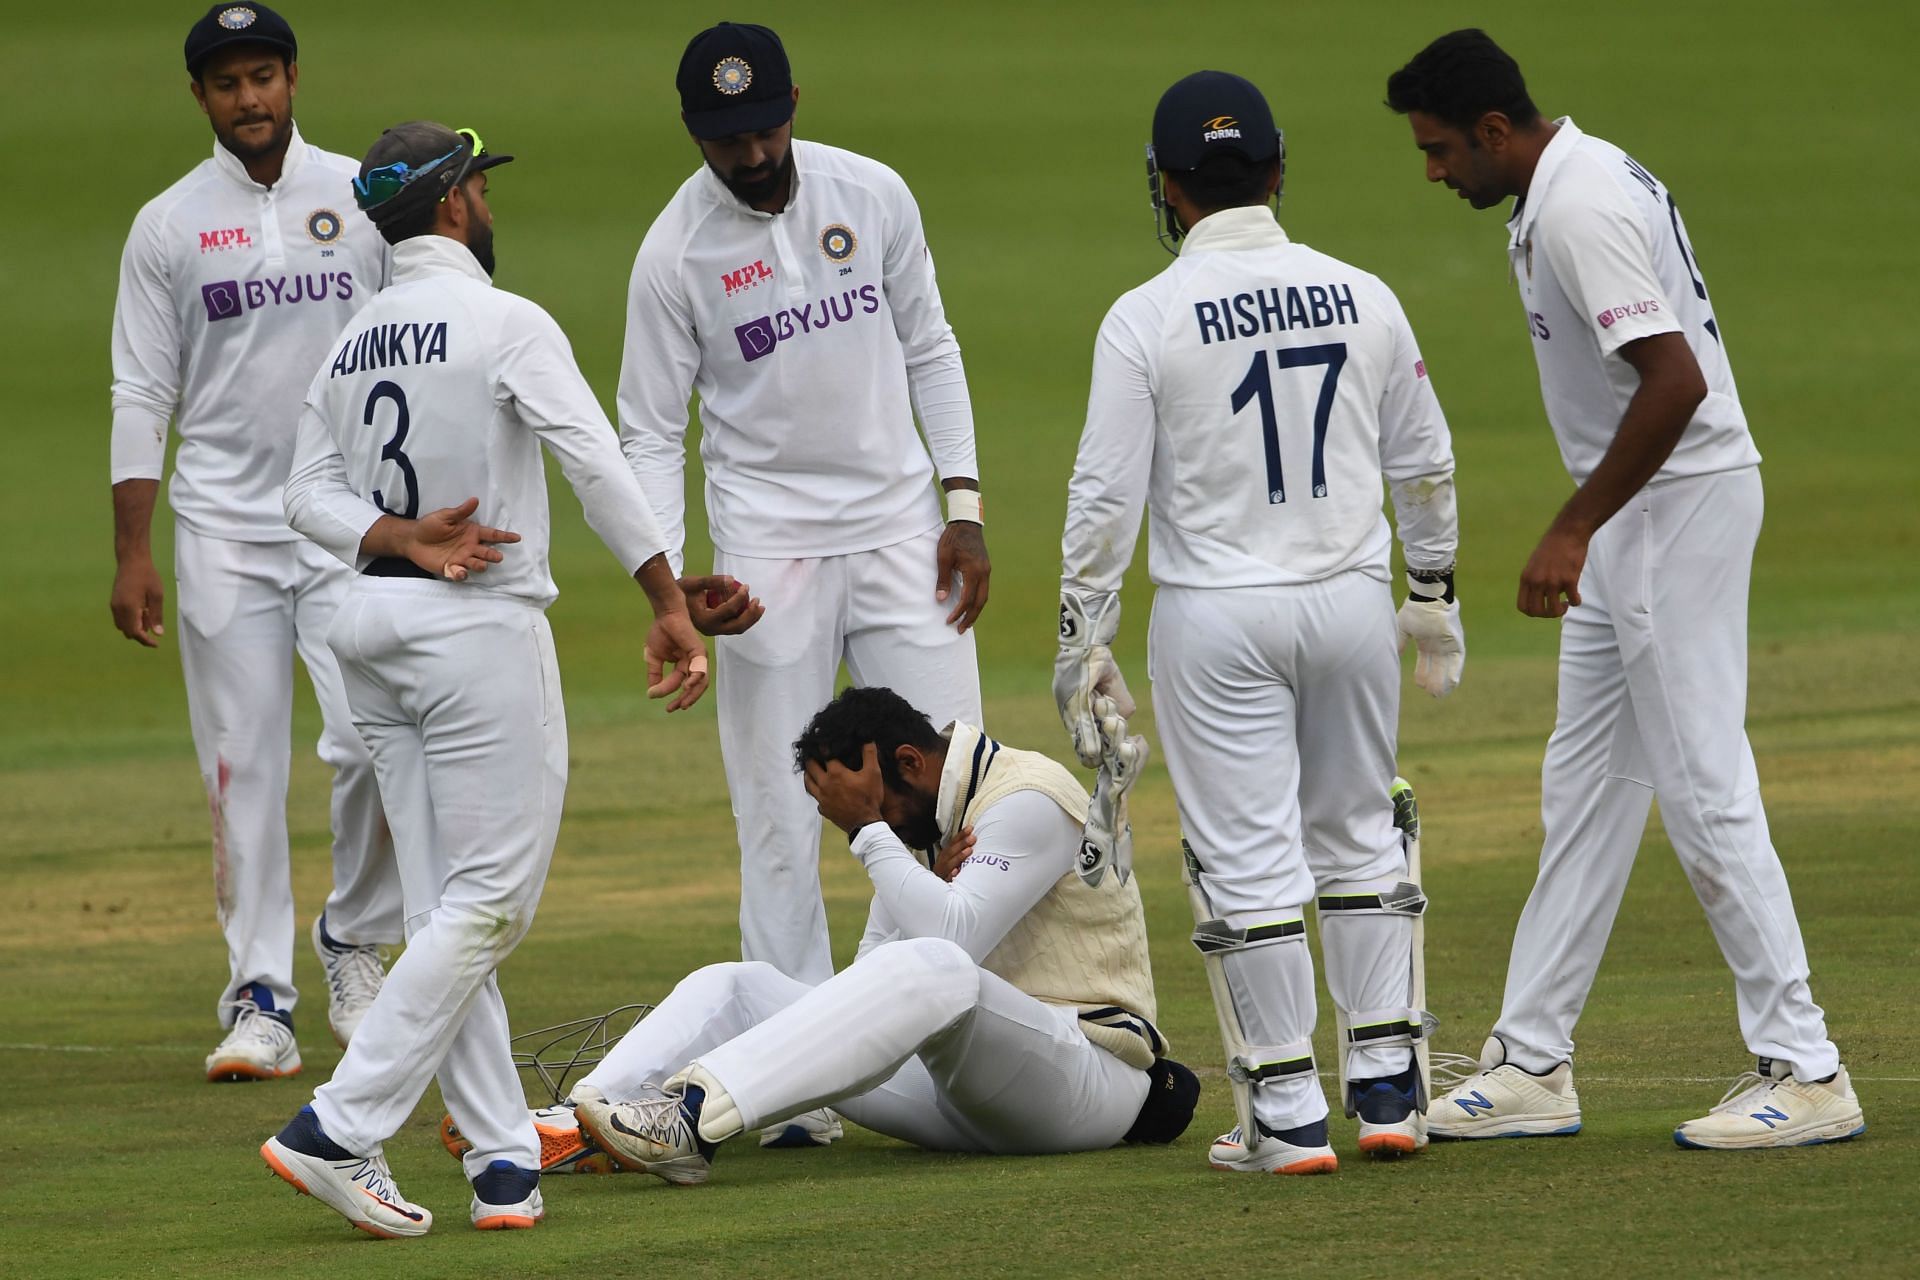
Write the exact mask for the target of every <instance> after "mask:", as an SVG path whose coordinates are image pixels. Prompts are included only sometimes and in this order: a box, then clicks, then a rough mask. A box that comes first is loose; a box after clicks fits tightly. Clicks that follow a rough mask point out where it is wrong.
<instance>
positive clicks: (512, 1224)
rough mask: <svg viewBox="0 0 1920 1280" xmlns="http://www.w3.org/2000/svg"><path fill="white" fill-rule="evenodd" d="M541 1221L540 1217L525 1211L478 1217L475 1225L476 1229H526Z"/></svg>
mask: <svg viewBox="0 0 1920 1280" xmlns="http://www.w3.org/2000/svg"><path fill="white" fill-rule="evenodd" d="M539 1221H540V1219H539V1218H535V1217H532V1216H530V1215H528V1214H524V1213H499V1214H495V1215H494V1216H492V1217H490V1218H480V1219H477V1220H476V1221H475V1222H474V1224H473V1226H474V1229H475V1230H476V1231H524V1230H526V1229H527V1228H528V1227H531V1226H533V1225H534V1224H535V1223H537V1222H539Z"/></svg>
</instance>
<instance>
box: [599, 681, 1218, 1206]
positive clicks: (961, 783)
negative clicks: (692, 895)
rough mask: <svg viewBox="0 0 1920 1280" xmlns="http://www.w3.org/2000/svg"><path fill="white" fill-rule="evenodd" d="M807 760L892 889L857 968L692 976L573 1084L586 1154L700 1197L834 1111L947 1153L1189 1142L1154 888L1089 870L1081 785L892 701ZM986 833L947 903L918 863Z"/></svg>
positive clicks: (870, 867) (886, 694) (878, 885)
mask: <svg viewBox="0 0 1920 1280" xmlns="http://www.w3.org/2000/svg"><path fill="white" fill-rule="evenodd" d="M794 754H795V757H796V760H797V762H798V764H799V766H800V768H801V770H802V772H804V773H805V775H806V783H807V790H808V792H809V793H810V794H811V795H812V796H813V798H814V800H815V802H816V803H817V804H818V805H819V807H820V813H821V816H823V817H824V818H826V819H827V820H828V821H830V822H832V823H834V824H835V825H836V826H838V827H840V828H841V829H842V830H844V831H846V832H847V834H848V836H849V837H851V840H852V851H853V856H854V857H855V858H857V859H859V860H860V863H861V865H862V866H864V867H865V868H866V870H867V874H868V876H870V877H871V878H872V880H873V887H874V903H873V908H872V912H871V915H870V917H869V920H868V926H867V932H866V936H865V937H864V939H863V940H862V942H861V945H860V954H859V957H858V958H857V959H856V960H855V961H854V962H853V964H852V965H850V966H849V967H847V968H846V969H844V970H842V971H841V972H840V973H838V974H836V975H835V976H834V977H832V978H830V979H828V980H827V981H826V982H825V983H823V984H821V985H820V986H817V987H813V986H808V985H807V984H805V983H803V982H800V981H798V980H796V979H794V978H790V977H788V976H786V975H785V974H783V973H781V972H780V971H779V970H778V969H775V968H774V967H773V966H772V965H770V964H765V963H762V962H758V961H750V962H746V963H739V964H716V965H709V966H707V967H706V968H704V969H700V970H698V971H696V972H695V973H693V974H691V975H689V976H688V977H687V978H686V979H684V980H683V981H682V982H681V983H680V984H679V985H678V986H677V987H675V988H674V990H673V992H672V994H670V995H669V996H667V998H666V999H665V1000H664V1001H662V1002H661V1003H660V1006H659V1007H658V1008H657V1009H655V1010H654V1011H653V1012H652V1013H651V1014H649V1015H648V1016H647V1017H646V1018H645V1019H644V1020H642V1021H641V1022H640V1023H639V1025H637V1026H636V1027H634V1029H633V1030H632V1031H630V1032H629V1033H628V1034H627V1035H626V1037H625V1038H623V1039H622V1040H621V1041H620V1043H619V1044H618V1045H617V1046H615V1047H614V1049H613V1051H612V1052H611V1053H609V1054H608V1055H607V1058H606V1060H605V1061H604V1062H602V1063H601V1064H600V1065H599V1066H598V1067H597V1068H595V1069H594V1071H593V1072H592V1073H591V1074H590V1075H588V1076H587V1077H586V1078H585V1079H583V1080H582V1081H581V1082H580V1083H579V1084H578V1085H577V1086H575V1088H574V1090H573V1096H572V1103H573V1106H574V1111H575V1115H576V1116H577V1118H578V1121H579V1127H580V1130H581V1134H580V1138H581V1141H582V1142H583V1143H585V1142H592V1143H595V1144H598V1145H599V1146H600V1147H603V1148H604V1149H605V1150H606V1151H607V1152H608V1153H609V1154H611V1156H612V1157H613V1160H614V1161H615V1162H616V1163H618V1164H619V1165H620V1166H621V1167H623V1168H626V1169H629V1170H632V1171H635V1172H646V1173H652V1174H655V1175H657V1176H659V1177H661V1178H664V1179H666V1180H667V1181H668V1182H674V1183H682V1184H687V1183H697V1182H704V1181H705V1180H706V1178H707V1175H708V1172H709V1169H710V1166H711V1162H712V1159H713V1155H714V1151H715V1148H716V1147H717V1145H718V1144H719V1143H721V1142H724V1141H725V1140H726V1139H728V1138H731V1137H734V1136H735V1135H737V1134H740V1133H743V1132H749V1131H752V1130H754V1129H757V1128H760V1127H762V1126H765V1125H768V1124H772V1123H776V1122H778V1121H780V1120H782V1119H783V1118H785V1117H787V1116H791V1115H794V1114H797V1113H800V1112H804V1111H807V1110H810V1109H812V1108H816V1107H822V1106H829V1105H831V1106H833V1107H834V1108H835V1109H837V1110H838V1111H839V1112H840V1113H841V1114H842V1115H844V1116H845V1117H846V1118H847V1119H849V1120H852V1121H854V1122H855V1123H857V1124H861V1125H865V1126H866V1127H867V1128H870V1129H874V1130H877V1131H878V1132H881V1133H884V1134H888V1135H890V1136H892V1137H896V1138H900V1139H903V1140H905V1141H907V1142H912V1143H914V1144H916V1145H918V1146H922V1147H928V1148H931V1149H935V1150H943V1151H989V1152H995V1153H1002V1154H1012V1153H1041V1152H1066V1151H1090V1150H1098V1149H1101V1148H1105V1147H1110V1146H1113V1145H1114V1144H1115V1143H1118V1142H1121V1141H1123V1140H1124V1141H1131V1142H1171V1141H1172V1140H1173V1139H1174V1138H1177V1137H1178V1136H1179V1135H1180V1134H1181V1133H1182V1132H1184V1131H1185V1129H1186V1127H1187V1123H1188V1121H1189V1120H1190V1119H1191V1118H1192V1115H1193V1107H1194V1103H1195V1101H1196V1099H1197V1098H1198V1095H1199V1082H1198V1081H1196V1080H1195V1079H1194V1076H1193V1073H1192V1072H1190V1071H1188V1070H1187V1069H1186V1068H1185V1067H1183V1066H1181V1065H1180V1064H1179V1063H1177V1062H1171V1061H1168V1060H1167V1059H1166V1058H1165V1057H1164V1056H1162V1055H1164V1054H1165V1052H1166V1049H1167V1044H1166V1041H1165V1040H1164V1039H1163V1038H1162V1037H1161V1035H1160V1033H1159V1031H1157V1030H1156V1029H1155V1027H1154V1025H1153V1018H1154V1016H1155V1008H1154V1004H1155V1002H1154V996H1153V977H1152V971H1151V969H1150V967H1149V965H1148V960H1147V932H1146V922H1145V918H1144V916H1143V915H1142V912H1141V909H1140V894H1139V890H1138V887H1137V885H1136V884H1135V883H1134V882H1132V881H1128V882H1127V883H1125V884H1122V883H1120V881H1119V879H1118V878H1117V877H1109V878H1107V879H1106V881H1105V882H1103V883H1102V884H1101V885H1100V886H1099V887H1098V888H1089V887H1088V886H1087V885H1085V884H1084V883H1082V882H1081V879H1080V877H1079V876H1078V875H1077V874H1075V871H1074V857H1075V854H1076V853H1077V851H1078V850H1079V847H1080V836H1081V829H1082V826H1083V825H1084V824H1085V822H1086V818H1087V794H1086V792H1085V790H1084V789H1082V788H1081V786H1080V784H1079V783H1078V782H1077V781H1076V780H1075V779H1074V777H1073V775H1072V774H1070V773H1069V772H1068V771H1067V770H1066V769H1065V768H1063V767H1062V766H1060V765H1058V764H1056V763H1054V762H1053V761H1052V760H1049V759H1047V758H1046V757H1045V756H1042V755H1039V754H1036V753H1034V752H1028V751H1016V750H1014V749H1012V748H1010V747H1006V746H1003V745H1001V744H1000V743H998V742H995V741H994V740H993V739H991V738H989V737H987V736H986V735H985V734H983V733H982V732H981V731H980V730H978V729H976V728H974V727H973V726H971V725H968V724H964V723H955V724H953V725H952V726H950V727H949V728H948V729H947V730H946V731H945V732H944V733H943V732H940V731H937V730H935V728H934V727H933V724H932V723H931V722H930V721H929V720H928V719H927V718H926V716H924V715H922V714H921V713H920V712H919V711H917V710H915V709H914V708H913V707H912V706H911V705H909V704H908V703H907V701H906V700H905V699H903V698H901V697H900V696H899V695H898V694H896V693H894V692H893V691H892V690H890V689H882V688H868V689H848V690H846V691H845V692H844V693H842V694H841V695H840V696H839V697H837V698H835V699H834V700H833V701H832V702H831V703H829V704H828V705H827V707H826V708H825V709H824V710H822V711H820V712H819V713H818V714H817V715H815V716H814V717H813V720H812V722H811V723H810V724H809V725H807V727H806V730H805V732H804V733H803V734H802V735H801V737H800V740H799V741H798V742H797V743H796V744H795V745H794ZM969 827H970V828H972V832H973V836H974V844H973V848H972V851H971V856H969V857H967V858H966V859H965V860H964V862H962V863H961V865H960V866H959V868H958V870H957V872H955V873H954V875H953V877H952V880H951V882H950V883H949V882H947V881H944V880H943V879H942V878H941V877H940V876H939V875H937V874H936V873H935V872H934V871H933V870H931V869H930V868H929V864H928V862H927V861H923V860H922V859H921V858H918V857H916V856H915V855H914V854H913V852H911V851H910V847H911V848H917V849H923V850H929V851H931V850H934V849H936V848H937V847H939V846H941V845H942V843H943V841H947V840H950V839H951V837H952V836H954V835H955V834H957V833H959V832H960V831H962V830H963V829H964V828H969ZM929 856H931V855H930V854H929Z"/></svg>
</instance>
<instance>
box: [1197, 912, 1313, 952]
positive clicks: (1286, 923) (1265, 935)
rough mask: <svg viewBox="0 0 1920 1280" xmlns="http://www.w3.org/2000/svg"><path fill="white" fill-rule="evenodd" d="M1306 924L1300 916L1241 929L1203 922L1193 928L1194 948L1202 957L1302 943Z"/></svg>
mask: <svg viewBox="0 0 1920 1280" xmlns="http://www.w3.org/2000/svg"><path fill="white" fill-rule="evenodd" d="M1306 937H1307V922H1306V921H1305V920H1304V919H1303V918H1302V917H1300V916H1292V917H1283V918H1281V919H1278V920H1270V921H1267V922H1265V923H1262V924H1250V925H1246V926H1244V927H1242V926H1238V925H1231V924H1228V923H1227V922H1226V921H1225V920H1202V921H1201V922H1200V923H1199V924H1197V925H1195V926H1194V927H1193V945H1194V949H1195V950H1197V951H1198V952H1199V953H1200V954H1201V955H1203V956H1211V955H1220V954H1222V953H1224V952H1228V951H1246V950H1249V949H1250V948H1253V947H1266V946H1271V945H1273V944H1274V943H1276V942H1304V941H1305V940H1306Z"/></svg>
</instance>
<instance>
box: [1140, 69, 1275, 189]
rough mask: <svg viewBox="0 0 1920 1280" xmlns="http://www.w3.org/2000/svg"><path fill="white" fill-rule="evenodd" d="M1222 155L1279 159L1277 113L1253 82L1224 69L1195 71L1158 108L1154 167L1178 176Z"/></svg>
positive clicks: (1255, 160) (1155, 126)
mask: <svg viewBox="0 0 1920 1280" xmlns="http://www.w3.org/2000/svg"><path fill="white" fill-rule="evenodd" d="M1222 152H1233V153H1235V154H1237V155H1239V156H1240V157H1241V158H1242V159H1243V160H1249V161H1251V162H1253V163H1255V164H1259V163H1260V162H1261V161H1264V160H1271V159H1273V158H1274V157H1275V156H1277V155H1279V154H1280V135H1279V133H1278V131H1276V130H1275V129H1274V127H1273V112H1272V111H1271V110H1270V109H1269V108H1268V107H1267V99H1266V97H1265V96H1264V95H1263V94H1262V93H1261V92H1260V90H1258V89H1256V88H1255V87H1254V86H1253V83H1252V82H1251V81H1248V80H1243V79H1241V78H1240V77H1239V76H1236V75H1231V74H1229V73H1227V72H1225V71H1196V72H1194V73H1193V74H1192V75H1190V76H1188V77H1187V78H1186V79H1184V80H1180V81H1178V82H1176V83H1175V84H1174V86H1173V88H1171V89H1169V90H1167V91H1166V92H1165V93H1164V94H1162V95H1161V96H1160V105H1159V106H1158V107H1156V108H1154V112H1153V158H1154V163H1156V164H1157V165H1158V166H1159V167H1160V168H1162V169H1172V170H1174V171H1176V172H1179V171H1181V170H1186V169H1195V168H1198V167H1199V166H1200V162H1201V161H1202V160H1204V159H1206V158H1207V157H1208V156H1211V155H1217V154H1220V153H1222Z"/></svg>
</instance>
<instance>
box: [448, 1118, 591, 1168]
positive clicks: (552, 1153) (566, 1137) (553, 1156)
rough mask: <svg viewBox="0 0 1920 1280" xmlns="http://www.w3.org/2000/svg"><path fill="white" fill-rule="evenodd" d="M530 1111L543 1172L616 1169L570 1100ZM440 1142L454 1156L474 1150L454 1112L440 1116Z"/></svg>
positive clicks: (463, 1154)
mask: <svg viewBox="0 0 1920 1280" xmlns="http://www.w3.org/2000/svg"><path fill="white" fill-rule="evenodd" d="M529 1111H530V1113H531V1118H532V1120H533V1131H534V1133H536V1134H538V1135H539V1137H540V1172H541V1174H542V1175H543V1176H544V1175H546V1174H550V1173H613V1172H616V1170H615V1167H614V1163H613V1160H612V1158H611V1157H609V1156H608V1155H607V1153H606V1152H604V1151H602V1150H601V1149H600V1148H599V1147H598V1146H597V1145H596V1144H595V1143H594V1141H593V1139H592V1138H590V1137H588V1136H587V1135H586V1134H585V1133H583V1132H581V1129H580V1121H579V1119H578V1118H577V1117H576V1116H575V1115H574V1114H573V1104H572V1103H571V1102H563V1103H561V1104H560V1105H558V1106H554V1107H532V1108H529ZM440 1144H441V1145H442V1146H444V1147H445V1148H446V1149H447V1154H449V1155H451V1156H453V1157H454V1158H455V1159H460V1158H463V1157H464V1156H465V1155H466V1154H467V1152H469V1151H471V1150H473V1143H472V1141H470V1140H469V1139H468V1138H467V1136H466V1135H465V1134H464V1133H461V1132H460V1126H459V1125H457V1124H455V1123H454V1122H453V1117H452V1116H442V1117H441V1118H440Z"/></svg>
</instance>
